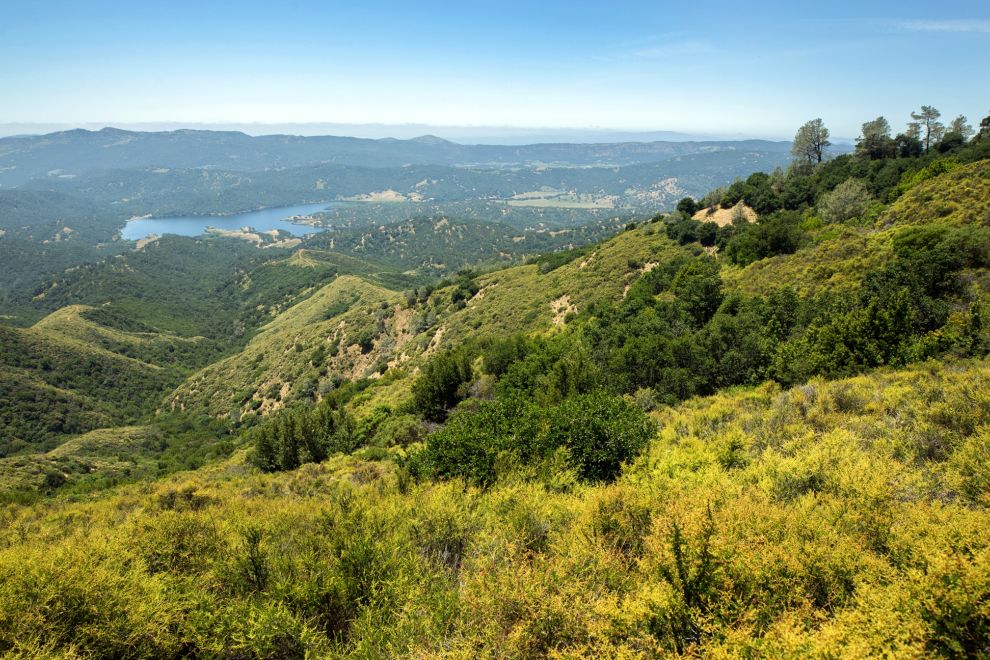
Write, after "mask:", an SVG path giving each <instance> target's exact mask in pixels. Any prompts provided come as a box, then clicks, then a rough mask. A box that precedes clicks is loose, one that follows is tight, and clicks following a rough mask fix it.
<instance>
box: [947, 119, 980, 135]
mask: <svg viewBox="0 0 990 660" xmlns="http://www.w3.org/2000/svg"><path fill="white" fill-rule="evenodd" d="M949 133H958V134H959V135H961V136H962V138H963V140H964V141H965V140H968V139H970V138H971V137H973V134H974V133H976V131H974V130H973V127H972V126H970V125H969V120H968V119H966V116H965V115H959V116H958V117H956V118H955V119H953V120H952V121H950V122H949Z"/></svg>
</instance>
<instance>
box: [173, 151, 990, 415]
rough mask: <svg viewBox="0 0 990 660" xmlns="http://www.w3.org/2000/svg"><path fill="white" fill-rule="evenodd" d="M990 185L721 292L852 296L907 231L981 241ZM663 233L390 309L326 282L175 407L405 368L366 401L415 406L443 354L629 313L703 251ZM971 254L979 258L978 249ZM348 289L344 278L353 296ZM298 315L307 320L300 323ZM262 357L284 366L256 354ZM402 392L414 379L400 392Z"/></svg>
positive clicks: (959, 179)
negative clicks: (675, 266) (645, 290)
mask: <svg viewBox="0 0 990 660" xmlns="http://www.w3.org/2000/svg"><path fill="white" fill-rule="evenodd" d="M988 181H990V163H988V162H987V161H981V162H977V163H973V164H970V165H966V166H959V167H957V168H955V169H952V170H951V171H949V172H947V173H944V174H941V175H938V176H934V177H932V178H930V179H929V180H927V181H923V182H921V183H920V184H917V185H914V186H913V187H911V188H909V189H908V190H907V191H906V192H905V193H904V194H903V195H902V196H901V197H900V198H899V199H897V200H896V201H895V202H894V203H893V204H892V205H890V206H889V207H888V208H886V209H885V210H883V211H882V212H881V213H879V214H878V215H877V216H876V218H875V219H873V220H869V221H868V222H860V223H858V224H857V223H851V224H831V225H825V226H819V227H817V228H813V229H812V230H810V231H809V235H810V241H809V243H808V244H807V245H805V246H804V247H801V248H800V249H798V250H797V251H796V252H794V253H793V254H784V255H780V256H775V257H770V258H767V259H761V260H758V261H755V262H754V263H752V264H750V265H748V266H745V267H740V266H733V265H732V264H731V263H730V262H728V261H727V260H726V259H723V258H719V262H720V265H721V269H720V276H721V279H722V282H723V288H724V292H725V294H727V295H729V294H737V293H738V294H742V295H749V296H751V295H768V294H771V293H773V292H775V291H780V290H782V289H785V288H787V289H791V290H793V291H795V292H796V293H797V294H798V295H799V296H801V297H803V298H805V299H810V297H811V296H814V295H816V294H820V293H823V292H829V293H833V294H845V295H849V294H850V293H851V292H852V291H853V290H854V289H856V288H857V287H858V286H859V285H860V283H861V281H862V279H863V277H865V276H866V275H867V274H868V273H870V272H872V271H876V270H877V269H878V268H881V267H883V266H884V265H885V264H888V263H890V262H891V261H892V260H893V259H894V258H895V255H894V252H895V249H894V244H895V242H896V241H898V240H902V238H903V237H904V236H905V235H908V234H907V233H906V232H909V231H910V230H913V229H922V230H926V231H927V230H929V229H932V228H936V229H937V228H940V227H944V228H947V229H958V228H966V227H974V228H976V229H980V231H984V229H981V228H984V227H986V226H987V223H988V220H987V218H988V214H990V184H988ZM864 224H865V226H864ZM663 226H664V225H663V224H662V223H648V224H645V225H642V226H640V227H639V228H635V229H632V230H629V231H624V232H622V233H620V234H618V235H616V236H614V237H613V238H611V239H609V240H607V241H604V242H602V243H601V244H599V245H596V246H592V247H589V248H584V249H580V250H575V251H572V252H569V253H562V254H558V255H548V256H547V257H545V258H543V259H542V260H538V261H536V262H535V263H533V264H530V265H525V266H517V267H512V268H505V269H501V270H496V271H493V272H490V273H487V274H483V275H478V276H475V277H462V278H460V279H459V280H457V281H455V283H453V284H451V285H449V286H445V287H441V288H439V289H437V290H431V289H426V290H423V291H419V290H417V291H414V292H413V293H412V294H410V295H408V296H407V297H406V299H405V300H404V301H399V300H396V299H394V298H393V299H391V300H390V301H389V302H387V303H386V304H385V306H384V307H382V306H381V304H382V302H383V301H382V300H379V299H377V298H376V299H372V300H370V301H363V300H360V299H358V298H354V297H353V296H351V297H350V298H348V296H347V294H345V293H344V292H343V289H342V288H341V287H340V286H339V285H331V286H330V287H328V288H327V295H325V296H314V297H313V298H312V299H311V300H309V301H306V302H305V303H303V304H302V305H301V306H299V308H298V310H297V309H295V308H290V309H288V310H286V311H285V312H283V313H282V315H280V316H278V317H276V321H275V322H273V323H272V324H270V326H269V327H268V328H267V329H266V331H265V333H264V342H263V344H262V343H258V344H256V345H255V348H253V349H252V350H250V351H246V352H245V353H242V354H240V355H236V356H233V357H231V358H229V359H228V360H226V361H224V362H223V363H222V365H214V366H211V367H209V368H207V369H206V370H204V371H203V372H202V373H201V374H198V375H197V377H196V379H195V381H190V383H187V384H186V385H184V386H183V387H181V388H180V389H179V390H178V391H177V393H176V394H175V395H174V397H172V398H171V399H170V404H169V405H170V406H171V407H178V408H179V409H184V408H186V407H190V408H192V409H197V410H200V409H205V410H207V411H208V412H209V414H211V415H213V416H225V415H228V414H230V413H231V411H238V412H237V413H235V415H234V416H235V417H237V416H238V415H242V414H245V413H248V412H249V411H252V410H254V411H259V412H261V413H266V412H267V411H269V410H271V409H273V405H272V403H271V402H272V401H273V400H276V401H278V405H277V406H275V407H281V405H283V404H285V403H291V402H292V401H294V400H308V399H311V398H319V397H320V393H321V392H325V391H329V389H330V387H332V385H333V384H334V383H335V382H337V381H339V380H340V379H341V378H346V379H354V378H361V377H366V376H372V377H377V376H378V374H379V372H381V371H383V368H384V367H385V366H386V365H393V366H396V365H404V366H406V367H409V368H407V369H406V370H405V371H404V372H396V373H395V374H393V376H392V378H391V379H390V380H389V381H388V382H389V383H390V386H389V388H388V389H384V390H382V391H381V392H379V393H378V394H369V395H367V396H370V397H371V398H373V399H377V400H380V402H386V401H391V402H392V403H394V402H395V400H396V398H399V399H402V398H404V397H406V396H408V385H409V383H408V381H409V380H410V376H412V375H414V374H415V370H416V368H418V367H419V366H421V365H422V363H423V362H424V359H425V358H428V357H429V356H430V355H432V354H434V353H435V352H436V351H437V350H439V349H444V348H448V347H456V346H458V345H461V344H463V343H464V342H465V341H467V340H469V339H472V338H478V337H485V336H488V337H506V336H509V335H512V334H515V333H530V334H531V333H546V332H548V331H551V330H554V329H555V328H561V327H564V326H565V325H566V324H567V322H568V321H569V319H571V318H572V317H573V316H575V315H576V314H578V313H581V312H586V311H588V310H589V309H590V308H591V307H592V306H593V305H594V304H595V303H609V304H618V303H620V302H621V301H622V300H623V297H624V296H625V294H626V292H627V291H628V290H629V288H630V287H631V286H632V285H633V284H634V283H635V282H636V281H637V280H639V279H640V278H641V277H643V275H644V274H645V273H647V272H649V271H650V270H652V269H653V268H656V267H662V266H664V265H666V264H669V263H671V262H673V261H675V260H677V259H679V258H682V257H684V256H689V255H698V254H701V251H702V248H701V246H699V245H698V244H689V245H684V246H680V245H677V244H676V243H675V242H674V241H672V240H671V239H669V238H668V236H667V234H666V233H665V232H664V230H663ZM961 236H962V238H961V240H963V241H964V242H965V241H970V242H972V241H980V240H984V238H985V234H984V233H979V232H977V233H974V234H973V235H972V237H969V238H968V237H967V235H961ZM968 247H969V249H972V250H976V251H979V250H980V249H981V248H980V246H979V245H972V246H968ZM982 249H984V250H986V248H985V247H984V248H982ZM986 280H987V277H986V273H985V270H984V269H976V270H970V271H966V275H965V277H964V281H965V282H967V283H968V287H969V289H970V293H969V294H968V295H969V296H970V298H973V299H979V298H980V297H982V296H985V295H986V292H987V290H988V288H990V283H988V282H987V281H986ZM353 285H355V282H354V281H352V280H348V285H347V286H353ZM345 288H346V287H345ZM963 302H964V301H959V303H958V304H963ZM341 305H345V306H346V307H347V309H348V310H350V313H351V316H349V317H347V319H340V320H338V321H337V326H338V327H337V328H335V329H331V325H332V324H329V323H327V322H326V321H324V322H323V324H322V325H310V323H311V319H312V318H313V317H314V311H313V310H314V308H317V309H323V308H325V310H324V311H323V312H321V313H323V314H332V313H334V310H336V309H337V308H338V307H339V306H341ZM964 309H965V308H964V307H962V308H960V310H959V311H963V310H964ZM297 315H299V316H300V317H301V318H304V319H307V322H306V323H299V322H297V321H295V320H293V319H295V318H296V316H297ZM317 316H318V314H317ZM304 326H306V327H304ZM369 333H370V334H369ZM262 345H264V346H266V347H267V348H265V349H262V348H261V346H262ZM274 347H279V349H278V350H276V348H274ZM262 353H264V354H266V355H275V354H277V355H278V356H279V357H278V359H274V358H273V357H259V355H260V354H262ZM396 381H406V382H405V386H401V385H397V384H395V383H396ZM193 383H195V384H193ZM379 395H380V396H379ZM365 398H367V397H365Z"/></svg>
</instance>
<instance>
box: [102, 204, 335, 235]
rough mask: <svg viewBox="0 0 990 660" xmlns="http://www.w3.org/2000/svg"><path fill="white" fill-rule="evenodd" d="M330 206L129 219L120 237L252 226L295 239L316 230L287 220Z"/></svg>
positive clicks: (196, 233) (193, 233)
mask: <svg viewBox="0 0 990 660" xmlns="http://www.w3.org/2000/svg"><path fill="white" fill-rule="evenodd" d="M331 205H332V204H330V203H327V204H303V205H301V206H281V207H278V208H272V209H261V210H260V211H250V212H248V213H238V214H236V215H188V216H180V217H175V218H135V219H134V220H128V221H127V225H126V226H125V227H124V228H123V229H121V230H120V235H121V237H123V238H124V239H126V240H128V241H136V240H138V239H141V238H147V237H148V236H151V235H152V234H156V235H158V236H161V235H163V234H178V235H179V236H200V235H202V234H205V233H206V228H207V227H216V228H217V229H227V230H234V229H240V228H241V227H254V229H256V230H258V231H271V230H272V229H284V230H285V231H287V232H289V233H291V234H293V235H294V236H304V235H306V234H313V233H316V232H317V231H320V230H319V229H316V228H314V227H310V226H309V225H296V224H293V223H291V222H289V221H288V220H287V218H291V217H293V216H298V215H310V214H312V213H316V212H318V211H322V210H324V209H326V208H329V207H330V206H331Z"/></svg>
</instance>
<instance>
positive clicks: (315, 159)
mask: <svg viewBox="0 0 990 660" xmlns="http://www.w3.org/2000/svg"><path fill="white" fill-rule="evenodd" d="M789 149H790V143H788V142H773V141H768V140H703V141H654V142H637V141H626V142H596V143H569V142H544V143H535V144H526V145H492V144H474V145H468V144H459V143H456V142H451V141H450V140H447V139H445V138H442V137H438V136H436V135H433V134H425V135H419V136H417V137H414V138H411V139H405V140H402V139H394V138H383V139H369V138H355V137H341V136H333V135H319V136H300V135H278V134H277V135H261V136H251V135H248V134H246V133H243V132H239V131H233V130H230V131H215V130H203V129H198V128H181V129H177V130H170V131H155V132H150V131H130V130H124V129H121V128H116V127H111V126H107V127H103V128H100V129H99V130H95V131H91V130H87V129H81V128H75V129H70V130H66V131H59V132H55V133H48V134H45V135H31V136H20V137H6V138H0V186H3V187H11V186H17V185H21V184H23V183H26V182H27V181H30V180H32V179H36V178H39V177H45V176H50V175H51V173H52V172H56V173H57V174H58V175H59V176H75V175H79V174H82V173H85V172H90V171H94V170H104V169H132V168H143V167H164V168H186V169H190V168H207V169H219V170H227V171H236V172H257V171H264V170H272V169H284V168H290V167H300V166H307V165H316V164H342V165H349V166H359V167H397V166H402V165H439V166H448V167H450V166H453V167H463V166H481V167H520V166H522V167H526V166H545V165H556V166H563V167H588V166H603V167H618V166H627V165H639V164H646V163H657V162H662V161H666V160H670V159H673V158H677V157H681V156H687V155H691V154H696V153H699V152H711V151H725V150H733V151H752V152H761V153H773V154H784V153H787V152H788V151H789Z"/></svg>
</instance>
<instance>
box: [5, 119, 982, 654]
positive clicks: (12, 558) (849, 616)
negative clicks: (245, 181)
mask: <svg viewBox="0 0 990 660" xmlns="http://www.w3.org/2000/svg"><path fill="white" fill-rule="evenodd" d="M916 114H917V115H918V116H919V117H921V116H924V117H926V119H925V121H926V122H927V124H925V125H924V127H923V125H922V124H921V123H918V124H917V126H916V127H912V126H909V128H908V131H906V132H905V133H903V134H900V135H892V134H891V133H892V131H890V128H889V124H888V123H887V121H886V120H884V119H883V118H877V119H876V120H873V121H870V122H867V123H865V124H864V126H863V134H862V135H861V136H860V139H859V141H858V143H857V147H856V150H855V152H854V153H847V154H835V153H830V152H829V150H828V146H829V145H828V131H827V129H826V128H825V127H824V125H823V123H822V122H821V120H813V121H811V122H808V124H806V125H805V126H803V127H802V128H801V129H800V130H799V132H798V134H797V136H796V137H795V140H794V143H793V156H794V161H793V162H792V163H791V164H790V165H789V166H788V167H787V168H786V169H783V168H775V169H773V170H772V171H768V172H756V173H751V172H747V173H746V174H745V175H744V176H740V178H738V179H736V180H735V181H733V182H731V183H730V184H729V185H726V186H723V187H714V188H713V189H711V190H710V191H709V192H708V193H707V194H699V195H697V197H693V196H692V197H682V198H681V199H680V200H679V202H678V203H677V204H676V207H677V208H676V210H671V211H668V212H661V213H655V214H652V215H650V216H647V217H645V218H643V219H640V220H639V221H635V222H627V223H626V224H625V225H624V226H623V227H622V228H621V229H618V228H617V229H616V231H615V233H611V234H609V235H607V236H605V235H604V234H605V232H604V228H603V227H602V226H598V227H594V226H592V227H586V228H584V229H578V230H571V231H569V232H567V231H565V232H560V230H559V228H558V229H554V230H552V231H551V230H550V229H549V228H546V227H542V228H531V231H528V232H523V231H522V230H520V229H519V228H513V227H511V226H509V225H505V224H501V223H496V222H490V223H472V222H466V221H459V220H458V219H457V218H448V217H424V218H417V219H411V220H410V219H406V220H404V221H401V222H397V223H387V224H386V223H382V224H381V225H379V226H373V227H360V226H351V227H341V228H340V231H339V232H338V233H336V234H334V233H328V234H321V235H319V236H317V237H314V238H310V239H308V240H307V242H306V243H304V244H303V246H302V247H301V248H300V249H295V250H285V249H280V248H263V247H256V246H254V245H251V244H248V243H245V242H242V241H236V240H232V239H221V238H200V239H190V238H179V237H166V238H162V239H159V240H158V241H152V242H150V243H148V244H147V245H143V246H142V248H141V249H138V250H127V251H124V252H122V253H121V254H118V255H112V256H108V257H104V258H101V259H100V260H99V261H95V262H93V263H91V264H88V265H86V266H83V267H80V268H74V269H67V270H62V271H59V272H56V273H50V274H48V276H47V277H46V278H45V280H44V284H43V286H39V287H38V288H37V290H35V291H33V295H32V297H31V298H30V302H29V303H22V304H24V305H27V307H26V308H28V309H30V310H34V312H33V313H35V314H36V315H37V316H38V317H40V318H33V319H31V321H32V322H31V323H30V324H28V323H21V324H20V325H21V326H24V327H13V326H12V325H7V326H0V346H2V347H3V353H2V354H0V369H2V370H3V374H4V379H3V381H2V382H3V383H4V391H3V392H2V393H0V395H2V396H3V397H4V405H3V406H2V407H0V423H2V424H3V426H0V432H2V433H4V434H5V435H4V437H5V438H8V437H10V438H14V440H12V441H11V440H7V441H5V444H4V445H2V446H0V450H2V451H3V452H5V453H6V454H8V455H7V456H6V457H3V458H0V487H2V488H4V491H3V494H2V496H0V497H2V499H0V501H2V502H3V504H2V508H0V651H2V652H8V653H11V654H15V655H16V654H20V655H21V656H24V657H30V656H39V655H59V654H61V655H63V656H67V657H71V656H74V655H94V656H111V657H132V656H133V657H163V656H168V657H173V656H193V655H194V656H204V657H214V656H219V657H300V656H305V655H309V656H310V657H324V656H337V655H339V656H359V657H394V656H412V657H437V656H445V657H446V656H453V657H477V656H479V655H482V656H493V657H494V656H498V657H502V656H505V657H548V656H549V657H578V656H594V657H656V656H665V655H688V656H696V657H713V656H714V657H722V656H761V657H762V656H772V657H798V656H801V657H803V656H811V657H833V656H843V657H863V656H891V657H930V656H944V657H966V656H973V657H980V656H983V655H986V654H987V653H988V650H990V623H988V622H990V611H988V609H987V603H988V602H990V579H988V576H990V570H988V567H990V535H988V532H987V530H988V529H990V519H988V508H987V507H988V505H990V499H988V498H990V450H988V448H990V444H988V443H990V437H988V429H990V366H988V364H990V363H988V355H990V118H987V119H985V120H983V123H982V124H981V127H980V129H979V130H974V131H972V132H971V131H970V130H969V127H968V125H967V124H966V123H965V120H964V119H963V121H961V122H960V121H958V120H957V121H956V122H955V123H954V124H953V125H952V126H949V127H942V128H941V129H939V126H940V124H939V123H938V115H937V111H935V110H934V108H930V107H928V106H925V108H923V111H922V113H916ZM912 116H914V115H912ZM881 120H882V121H881ZM950 129H951V130H950ZM956 129H958V130H956ZM690 157H691V158H694V157H696V156H690ZM317 167H320V168H326V167H332V166H328V165H320V166H317ZM431 167H433V166H431ZM652 167H653V165H631V166H629V167H623V168H618V169H617V170H616V172H617V173H621V174H622V175H623V176H625V175H627V174H629V172H631V171H633V169H635V168H642V170H643V171H644V172H645V171H652V172H653V173H652V174H644V175H643V176H644V181H645V180H648V179H651V178H653V179H655V177H656V176H657V175H656V173H655V171H653V170H651V169H650V168H652ZM300 171H301V170H295V171H293V170H281V171H278V172H276V173H275V174H273V175H272V176H277V177H282V176H284V177H287V178H288V177H291V176H296V175H298V174H299V173H300ZM436 171H439V170H436ZM417 172H418V170H416V171H413V170H412V169H411V171H410V173H409V176H410V179H409V181H410V182H413V179H416V178H417V177H419V174H418V173H417ZM530 174H531V173H507V174H506V178H505V179H503V182H505V181H511V180H512V178H513V177H517V176H518V177H526V176H530ZM544 175H546V176H550V177H553V176H565V174H563V173H560V172H550V173H546V172H544V173H543V174H541V175H540V176H544ZM100 176H103V175H100ZM135 176H137V177H138V178H141V177H143V176H145V175H144V174H141V175H135ZM175 176H176V177H178V178H176V179H175V180H176V181H178V180H179V179H182V177H191V176H192V175H190V174H188V173H179V174H176V175H175ZM227 176H237V177H241V176H248V175H247V174H244V173H243V172H241V173H237V174H231V173H230V172H228V173H219V172H217V171H206V172H201V173H200V174H199V180H201V181H204V182H209V181H215V180H216V177H227ZM266 176H267V175H266ZM445 176H446V174H445ZM473 176H474V173H473V171H472V170H467V169H463V170H458V171H457V177H458V178H457V179H456V180H457V181H460V182H461V183H460V184H458V185H461V184H463V185H468V183H470V182H471V181H473V179H471V177H473ZM566 176H582V173H581V171H575V172H568V173H567V174H566ZM460 177H463V178H460ZM95 180H96V179H89V181H91V182H92V181H95ZM183 180H184V179H183ZM451 180H453V179H449V180H447V183H449V182H450V181H451ZM74 181H76V182H77V183H74V184H72V185H89V184H88V183H86V178H85V177H80V178H79V179H76V180H74ZM190 181H191V179H190ZM300 181H302V183H300V184H299V185H309V184H308V183H306V180H303V179H300ZM465 182H468V183H465ZM626 183H628V182H626ZM182 185H186V184H185V183H183V184H182ZM190 185H193V184H190ZM207 185H209V184H207ZM412 185H414V186H415V182H413V183H412ZM431 185H433V184H431ZM436 185H437V186H439V185H440V184H436ZM471 185H474V184H473V183H471ZM499 185H502V184H501V183H500V184H499ZM527 185H528V184H527ZM180 189H181V186H180V187H177V188H176V189H175V190H176V191H178V190H180ZM515 190H516V188H512V189H511V190H510V189H506V190H501V189H500V190H498V191H496V192H494V193H492V194H498V195H500V196H506V195H509V193H512V195H515V194H517V193H515V192H513V191H515ZM519 190H522V188H520V189H519ZM517 199H519V198H517ZM297 201H298V200H297ZM520 237H522V239H521V240H519V241H517V240H516V239H518V238H520ZM520 243H525V244H526V245H525V247H519V245H520ZM475 244H477V245H475ZM481 246H483V247H481ZM503 252H504V253H505V254H506V255H508V256H505V257H503ZM462 253H470V255H471V256H472V260H467V259H466V258H465V261H463V262H455V261H454V260H456V259H457V258H458V255H459V254H462ZM474 257H477V259H473V258H474ZM522 258H525V262H524V263H520V260H521V259H522ZM503 260H505V261H509V262H510V264H511V265H508V266H504V265H503V264H502V263H500V262H501V261H503ZM448 262H451V263H448ZM462 265H463V266H468V265H471V266H474V268H462V267H461V266H462ZM481 265H484V267H480V266H481ZM183 470H184V471H183Z"/></svg>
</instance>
